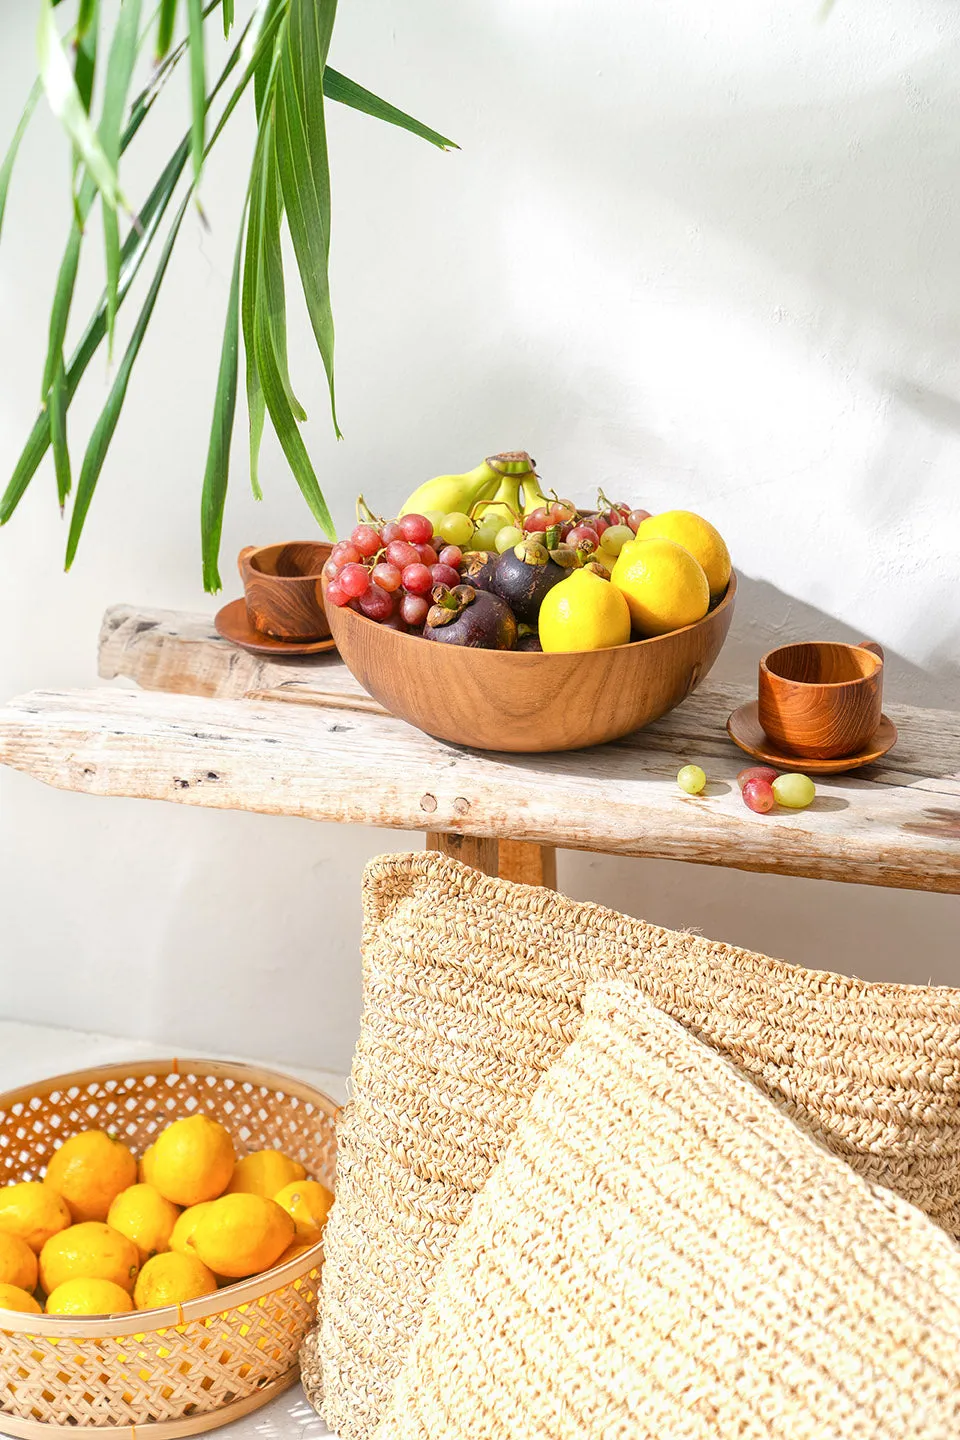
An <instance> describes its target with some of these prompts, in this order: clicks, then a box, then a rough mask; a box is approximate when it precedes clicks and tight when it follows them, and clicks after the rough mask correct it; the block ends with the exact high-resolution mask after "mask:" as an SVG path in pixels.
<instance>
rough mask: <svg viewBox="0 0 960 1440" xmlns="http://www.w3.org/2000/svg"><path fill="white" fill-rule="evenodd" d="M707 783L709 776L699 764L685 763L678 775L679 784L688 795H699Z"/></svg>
mask: <svg viewBox="0 0 960 1440" xmlns="http://www.w3.org/2000/svg"><path fill="white" fill-rule="evenodd" d="M706 783H707V777H706V774H705V773H704V771H703V770H701V769H700V766H699V765H684V767H683V769H682V770H681V771H680V773H679V775H678V776H677V784H678V785H679V786H680V789H681V790H686V792H687V794H688V795H699V794H700V791H701V790H702V789H703V787H704V786H705V785H706Z"/></svg>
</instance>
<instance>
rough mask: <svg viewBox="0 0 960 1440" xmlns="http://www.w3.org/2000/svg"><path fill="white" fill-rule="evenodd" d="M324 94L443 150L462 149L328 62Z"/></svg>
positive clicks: (325, 71)
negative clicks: (407, 131) (397, 126)
mask: <svg viewBox="0 0 960 1440" xmlns="http://www.w3.org/2000/svg"><path fill="white" fill-rule="evenodd" d="M323 93H324V95H326V97H327V99H328V100H337V101H339V103H340V104H341V105H349V106H350V107H351V109H353V110H361V111H362V112H363V114H364V115H372V116H373V117H374V119H375V120H385V121H386V122H387V124H388V125H399V127H400V129H401V130H409V131H410V134H411V135H419V136H420V139H421V140H429V141H430V144H431V145H436V146H437V147H438V148H439V149H441V150H459V149H460V146H459V145H458V144H457V143H456V141H455V140H448V139H447V137H446V136H445V135H441V134H440V133H439V131H437V130H431V129H430V126H429V125H424V124H423V123H422V122H421V121H419V120H414V118H413V116H412V115H407V114H406V113H405V112H404V111H403V110H398V109H397V107H396V105H391V104H390V102H389V101H388V100H381V99H380V96H379V95H374V93H373V91H372V90H365V89H364V88H363V86H362V85H358V84H357V82H356V80H351V79H350V78H349V77H348V76H346V75H341V74H340V71H339V70H334V69H333V67H332V66H331V65H327V66H326V67H325V69H324V72H323Z"/></svg>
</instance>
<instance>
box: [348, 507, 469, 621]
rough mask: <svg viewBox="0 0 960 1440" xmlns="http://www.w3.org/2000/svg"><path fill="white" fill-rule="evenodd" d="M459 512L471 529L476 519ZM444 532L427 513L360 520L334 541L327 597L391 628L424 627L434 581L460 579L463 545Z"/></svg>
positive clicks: (453, 582)
mask: <svg viewBox="0 0 960 1440" xmlns="http://www.w3.org/2000/svg"><path fill="white" fill-rule="evenodd" d="M446 518H451V517H446ZM459 518H461V519H463V520H466V521H467V524H468V525H469V526H470V533H471V535H472V533H473V522H472V521H471V520H469V518H468V517H467V516H461V517H459ZM453 528H454V530H457V529H458V527H456V526H454V527H453ZM462 530H463V527H459V531H458V533H462ZM442 532H443V525H442V524H441V529H440V533H438V532H437V531H436V530H435V528H434V519H433V517H428V516H426V515H404V516H403V518H402V519H401V520H388V521H386V522H384V523H383V524H373V523H367V522H364V523H361V524H359V525H357V526H356V527H355V529H354V530H353V532H352V534H351V535H350V538H349V539H348V540H341V541H339V542H338V543H337V544H336V545H334V547H333V550H332V551H331V553H330V559H329V560H328V561H327V563H326V565H325V566H324V575H325V576H326V579H327V590H326V598H327V601H328V603H329V604H331V605H339V606H343V605H350V606H352V607H353V609H354V610H358V611H359V612H360V614H362V615H366V616H367V618H368V619H370V620H376V621H377V622H378V623H379V624H381V625H386V626H388V627H389V628H390V629H391V630H413V631H418V630H421V629H422V628H423V622H424V621H425V620H426V618H427V612H428V610H429V609H430V595H431V592H432V590H433V588H434V586H435V585H447V586H451V585H459V583H460V566H461V564H462V562H463V550H462V549H461V547H460V546H459V545H456V544H451V543H450V542H449V541H448V539H447V538H446V536H445V535H444V534H443V533H442Z"/></svg>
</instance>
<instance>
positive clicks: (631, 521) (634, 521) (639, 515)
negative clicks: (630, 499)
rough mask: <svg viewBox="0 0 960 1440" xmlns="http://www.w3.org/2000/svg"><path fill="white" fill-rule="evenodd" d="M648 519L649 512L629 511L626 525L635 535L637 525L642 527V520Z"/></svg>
mask: <svg viewBox="0 0 960 1440" xmlns="http://www.w3.org/2000/svg"><path fill="white" fill-rule="evenodd" d="M649 519H650V511H649V510H631V511H630V514H629V515H628V516H627V519H626V523H627V524H628V525H629V526H630V529H631V530H632V531H633V533H634V534H636V533H637V527H638V526H639V525H642V524H643V522H644V520H649ZM621 523H622V522H621Z"/></svg>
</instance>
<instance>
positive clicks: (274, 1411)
mask: <svg viewBox="0 0 960 1440" xmlns="http://www.w3.org/2000/svg"><path fill="white" fill-rule="evenodd" d="M153 1058H160V1047H158V1046H156V1045H150V1044H146V1043H144V1042H143V1041H139V1040H123V1039H117V1038H114V1037H111V1036H108V1035H88V1034H82V1033H80V1032H79V1031H75V1030H56V1029H52V1028H49V1027H46V1026H41V1025H21V1024H19V1023H17V1022H16V1021H13V1020H0V1091H2V1090H11V1089H13V1088H14V1087H16V1086H19V1085H28V1084H29V1083H30V1082H31V1081H32V1080H42V1079H44V1078H45V1077H46V1076H48V1075H59V1074H62V1073H64V1072H65V1071H68V1070H81V1069H83V1068H84V1067H85V1066H87V1065H105V1064H106V1065H109V1064H111V1063H112V1062H114V1061H121V1060H134V1059H153ZM221 1058H229V1059H234V1060H244V1059H247V1058H249V1057H247V1056H242V1055H235V1056H229V1057H221ZM260 1063H263V1062H260ZM268 1068H269V1067H268ZM276 1068H277V1069H278V1070H283V1069H286V1070H289V1072H290V1073H291V1074H294V1075H299V1076H300V1077H301V1078H302V1079H304V1080H308V1081H309V1082H310V1083H311V1084H312V1085H316V1086H317V1088H318V1089H320V1090H323V1091H325V1092H326V1093H327V1094H328V1095H330V1096H332V1097H333V1098H334V1099H335V1100H343V1099H344V1098H345V1095H346V1080H345V1078H344V1077H343V1076H342V1075H333V1074H330V1073H328V1072H326V1071H322V1070H304V1069H303V1068H302V1067H299V1066H292V1065H291V1066H285V1065H283V1064H282V1063H278V1064H277V1065H276ZM5 1434H6V1432H5V1431H3V1430H2V1429H0V1436H4V1435H5ZM217 1434H218V1435H222V1436H223V1440H322V1437H323V1436H327V1435H329V1434H330V1431H329V1430H328V1429H327V1427H326V1426H325V1425H324V1423H323V1421H322V1420H321V1419H319V1417H318V1416H317V1415H316V1414H315V1413H314V1411H313V1410H312V1409H311V1407H310V1406H309V1405H308V1404H307V1401H306V1399H305V1397H304V1394H303V1391H302V1390H301V1389H300V1386H299V1385H298V1386H297V1387H296V1388H295V1389H293V1390H289V1391H288V1392H287V1393H286V1394H285V1395H281V1396H280V1397H279V1398H278V1399H276V1400H274V1401H272V1402H271V1403H270V1404H269V1405H265V1406H264V1408H263V1409H262V1410H256V1411H254V1413H253V1414H252V1415H248V1416H247V1417H246V1418H245V1419H243V1420H238V1421H237V1422H236V1423H235V1424H233V1425H227V1426H224V1428H223V1429H222V1430H219V1431H217Z"/></svg>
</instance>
